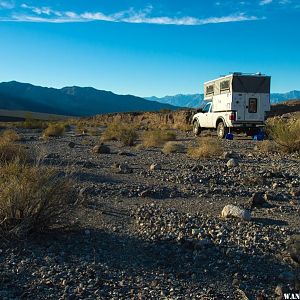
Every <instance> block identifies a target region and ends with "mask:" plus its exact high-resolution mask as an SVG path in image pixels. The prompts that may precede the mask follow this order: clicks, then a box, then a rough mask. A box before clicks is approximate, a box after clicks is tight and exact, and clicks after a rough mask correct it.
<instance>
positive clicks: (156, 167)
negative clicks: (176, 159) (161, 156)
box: [150, 164, 161, 171]
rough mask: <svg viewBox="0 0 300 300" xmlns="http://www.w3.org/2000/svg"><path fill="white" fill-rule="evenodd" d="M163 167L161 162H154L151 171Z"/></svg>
mask: <svg viewBox="0 0 300 300" xmlns="http://www.w3.org/2000/svg"><path fill="white" fill-rule="evenodd" d="M160 169H161V165H160V164H152V165H151V166H150V171H155V170H160Z"/></svg>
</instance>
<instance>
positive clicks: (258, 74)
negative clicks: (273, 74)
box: [204, 72, 270, 85]
mask: <svg viewBox="0 0 300 300" xmlns="http://www.w3.org/2000/svg"><path fill="white" fill-rule="evenodd" d="M234 76H245V77H249V76H253V77H270V76H267V75H264V74H261V73H260V72H258V73H254V74H253V73H241V72H233V73H231V74H228V75H221V76H220V77H218V78H216V79H213V80H209V81H206V82H204V84H205V85H206V84H209V83H212V82H215V81H216V80H220V79H225V78H231V77H234Z"/></svg>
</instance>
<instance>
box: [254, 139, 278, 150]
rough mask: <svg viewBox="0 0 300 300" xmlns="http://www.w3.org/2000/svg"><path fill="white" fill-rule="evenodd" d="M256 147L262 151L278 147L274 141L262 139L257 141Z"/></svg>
mask: <svg viewBox="0 0 300 300" xmlns="http://www.w3.org/2000/svg"><path fill="white" fill-rule="evenodd" d="M258 149H259V150H260V151H261V152H264V153H271V152H276V151H277V149H278V147H277V145H276V143H275V142H274V141H270V140H264V141H262V142H260V143H259V145H258Z"/></svg>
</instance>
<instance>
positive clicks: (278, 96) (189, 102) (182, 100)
mask: <svg viewBox="0 0 300 300" xmlns="http://www.w3.org/2000/svg"><path fill="white" fill-rule="evenodd" d="M203 98H204V95H203V94H190V95H184V94H179V95H175V96H165V97H162V98H158V97H145V99H147V100H151V101H158V102H161V103H167V104H170V105H176V106H181V107H191V108H195V107H199V106H201V104H202V102H203ZM299 98H300V91H290V92H287V93H271V103H272V104H276V103H280V102H284V101H287V100H289V99H299Z"/></svg>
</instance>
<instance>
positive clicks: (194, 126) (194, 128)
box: [193, 121, 201, 136]
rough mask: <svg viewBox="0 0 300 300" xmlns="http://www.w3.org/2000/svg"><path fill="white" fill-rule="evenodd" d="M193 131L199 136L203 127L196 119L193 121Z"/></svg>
mask: <svg viewBox="0 0 300 300" xmlns="http://www.w3.org/2000/svg"><path fill="white" fill-rule="evenodd" d="M193 133H194V135H195V136H198V135H200V133H201V127H200V125H199V123H198V121H195V122H194V123H193Z"/></svg>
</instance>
